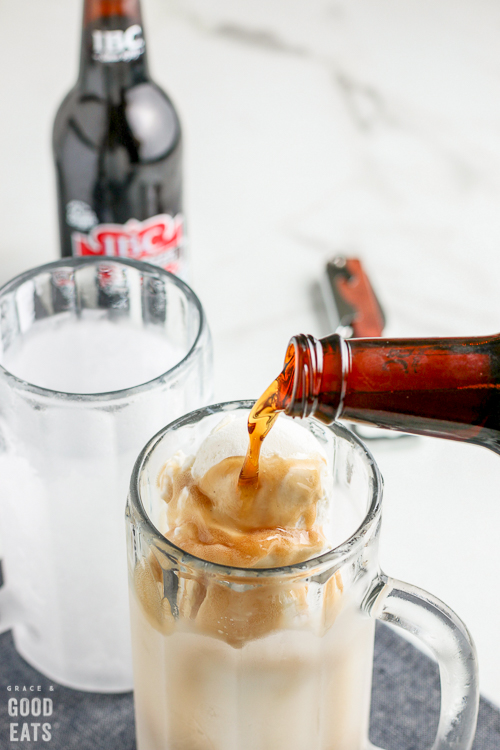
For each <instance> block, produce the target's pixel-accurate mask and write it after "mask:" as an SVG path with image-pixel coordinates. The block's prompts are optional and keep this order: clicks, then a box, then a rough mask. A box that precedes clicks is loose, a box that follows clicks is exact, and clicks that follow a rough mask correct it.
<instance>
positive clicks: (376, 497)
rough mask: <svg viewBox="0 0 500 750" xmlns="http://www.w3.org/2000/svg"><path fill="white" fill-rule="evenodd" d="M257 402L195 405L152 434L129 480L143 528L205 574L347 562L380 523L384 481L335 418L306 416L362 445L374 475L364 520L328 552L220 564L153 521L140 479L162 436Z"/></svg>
mask: <svg viewBox="0 0 500 750" xmlns="http://www.w3.org/2000/svg"><path fill="white" fill-rule="evenodd" d="M254 403H255V401H254V400H245V401H241V400H237V401H224V402H220V403H218V404H212V405H210V406H205V407H203V408H201V409H196V410H195V411H192V412H189V413H188V414H185V415H184V416H183V417H180V418H179V419H176V420H175V421H173V422H170V424H168V425H166V426H165V427H163V428H162V429H161V430H160V431H159V432H157V433H156V435H154V437H152V438H151V440H150V441H149V442H148V443H147V444H146V445H145V446H144V448H143V449H142V451H141V453H140V454H139V456H138V458H137V460H136V462H135V464H134V468H133V471H132V477H131V480H130V492H129V502H130V504H131V506H132V507H133V509H134V511H135V513H136V514H138V515H139V518H140V523H141V525H142V526H143V528H144V527H146V529H147V531H148V532H149V534H150V535H152V536H154V537H155V541H159V542H160V545H161V548H163V550H164V551H166V552H167V554H168V555H169V556H173V557H175V561H176V563H177V564H183V565H188V566H190V567H191V568H196V569H198V570H201V571H203V572H204V573H205V574H215V575H219V576H224V577H231V578H233V579H234V578H245V579H249V578H252V579H256V578H274V577H277V576H279V577H280V578H284V577H286V578H288V577H294V576H300V577H303V576H304V574H307V573H309V572H310V571H311V570H313V569H316V570H315V572H316V573H317V572H318V571H317V569H318V568H321V569H324V568H328V569H330V568H332V567H333V566H336V565H337V564H340V563H341V562H342V563H343V562H345V560H346V558H348V557H350V556H352V555H353V554H355V553H356V552H357V551H358V550H359V548H360V547H362V546H363V545H364V544H365V543H366V541H367V539H368V538H369V537H370V532H371V531H372V529H373V528H374V527H376V526H377V525H378V521H379V519H380V514H381V508H382V495H383V487H384V481H383V478H382V475H381V473H380V470H379V468H378V465H377V463H376V461H375V459H374V458H373V455H372V453H371V452H370V450H369V449H368V448H367V447H366V445H365V444H364V443H363V441H362V440H360V439H359V437H358V436H357V435H355V434H354V433H353V432H351V430H349V429H348V428H347V427H345V426H344V425H341V424H339V423H338V422H334V423H333V424H331V425H325V424H324V423H322V422H319V421H318V420H316V419H314V417H309V418H308V419H307V420H306V421H308V422H309V421H312V422H316V423H317V424H319V425H321V427H322V428H323V429H325V430H330V431H331V432H333V433H334V434H335V435H336V436H337V437H340V438H342V439H343V440H346V441H347V442H349V443H351V445H354V446H356V447H357V448H358V449H360V450H361V452H362V454H363V457H364V459H365V461H366V465H367V468H368V471H369V472H370V476H369V479H371V480H372V481H371V489H370V492H371V499H370V505H369V507H368V510H367V512H366V513H365V515H364V518H363V520H362V521H361V524H360V525H359V526H358V528H357V529H356V530H355V531H354V532H353V533H352V534H351V536H350V537H348V539H346V540H345V541H344V542H342V544H339V545H337V546H336V547H334V548H333V549H331V550H328V551H327V552H323V553H322V554H321V555H318V556H316V557H313V558H311V559H310V560H306V561H304V562H301V563H297V564H295V565H286V566H282V567H274V568H241V567H236V566H231V565H221V564H219V563H214V562H210V561H208V560H204V559H203V558H200V557H196V556H195V555H192V554H190V553H189V552H186V551H185V550H183V549H182V548H181V547H177V545H175V544H174V543H173V542H171V541H170V540H168V539H166V537H165V536H164V535H163V534H162V533H161V532H160V531H159V530H158V529H157V527H156V526H155V525H154V523H153V521H152V520H151V519H150V517H149V515H148V513H147V511H146V509H145V507H144V504H143V502H142V498H141V482H142V478H143V476H144V473H145V471H146V469H147V464H148V462H149V458H150V457H151V455H152V453H153V451H154V450H155V448H156V447H157V446H158V444H159V443H160V442H161V440H162V439H163V437H164V436H165V435H166V433H167V432H172V431H173V430H177V429H180V428H182V427H185V426H189V425H193V424H196V423H197V422H199V421H201V419H203V418H204V417H208V416H210V415H212V414H217V413H220V414H221V415H222V414H224V413H225V412H229V411H238V410H241V411H243V410H248V411H249V410H250V409H251V408H252V406H253V405H254ZM127 513H128V510H127Z"/></svg>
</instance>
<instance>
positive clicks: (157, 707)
mask: <svg viewBox="0 0 500 750" xmlns="http://www.w3.org/2000/svg"><path fill="white" fill-rule="evenodd" d="M247 445H248V432H247V423H246V419H244V418H240V417H229V418H225V419H223V420H222V422H220V423H219V424H218V425H217V426H216V427H215V429H214V430H213V431H212V432H211V433H210V434H209V435H208V436H207V437H206V438H205V440H204V441H203V442H202V443H201V445H200V446H199V447H198V449H197V450H196V451H194V452H193V454H192V455H189V456H186V455H184V454H183V453H181V452H178V453H176V454H174V455H172V456H166V457H165V458H166V460H165V463H164V465H163V467H162V469H161V471H160V474H159V476H158V505H159V510H158V511H157V514H156V519H155V522H156V525H157V527H158V528H159V530H160V531H161V532H162V533H163V534H164V535H165V537H167V538H168V539H169V540H170V541H171V542H173V543H174V544H175V545H177V546H178V547H180V548H181V549H183V550H185V551H186V552H189V553H191V554H193V555H196V556H197V557H201V558H203V559H205V560H209V561H210V562H217V563H222V564H224V565H231V566H237V567H245V568H255V569H256V573H257V572H258V569H262V568H266V567H278V566H286V565H295V564H300V562H302V561H305V560H307V559H310V558H314V557H317V556H318V555H319V554H321V553H322V552H325V551H327V550H328V549H330V548H332V547H335V546H337V545H338V544H340V543H342V542H343V541H345V540H346V539H347V538H348V537H349V536H350V535H351V534H352V533H353V532H354V531H355V530H356V528H357V527H358V526H359V524H360V522H361V520H362V518H361V513H360V512H359V509H358V510H355V509H354V508H353V507H352V505H351V503H350V502H349V500H348V499H347V497H346V496H344V495H343V494H342V493H341V492H339V493H338V494H337V493H336V492H334V483H333V478H332V467H331V457H330V460H329V458H328V456H327V455H326V453H325V451H324V450H323V448H322V446H321V444H320V442H319V441H318V440H317V439H316V438H315V437H314V436H313V435H312V434H311V433H310V432H309V431H308V430H307V429H306V428H305V427H302V426H301V425H300V424H298V423H295V422H292V420H289V419H286V418H281V417H280V418H279V419H278V420H277V422H276V424H275V426H274V427H273V429H272V430H271V432H270V433H269V435H268V436H267V438H266V440H265V441H264V443H263V448H262V453H261V459H260V467H259V485H258V487H257V489H256V490H255V491H254V492H249V493H245V492H241V491H240V490H239V488H238V476H239V472H240V470H241V467H242V464H243V460H244V456H245V453H246V449H247ZM351 567H352V566H351ZM350 576H352V571H351V570H350V569H349V566H347V565H346V566H345V567H344V568H340V569H338V570H336V571H333V572H332V571H328V574H327V576H326V577H325V578H324V579H322V580H321V581H315V582H313V581H310V580H309V579H308V578H307V576H306V574H304V576H303V577H300V576H298V577H297V579H296V580H291V578H290V577H286V576H284V577H283V578H281V577H280V576H276V577H273V578H272V579H271V578H263V579H259V580H257V579H256V581H253V582H252V581H250V580H249V579H247V578H245V579H240V581H239V582H238V579H237V573H236V579H235V581H234V582H230V581H229V580H228V578H227V576H224V575H221V576H208V575H205V574H204V573H203V571H202V570H200V571H199V572H197V571H196V569H192V570H189V569H188V570H186V572H185V573H184V572H182V571H179V573H178V576H177V580H178V588H177V591H176V596H175V601H174V602H172V598H171V596H168V597H167V596H165V589H164V585H165V584H164V577H163V570H162V567H161V560H160V558H159V557H158V558H157V557H156V556H155V549H154V548H152V551H151V552H150V553H149V556H148V558H147V559H143V561H142V563H141V564H139V565H138V566H137V567H136V570H135V576H134V581H133V593H134V596H132V624H133V638H134V641H135V643H134V663H135V667H134V669H135V682H136V688H135V702H136V719H137V733H138V747H139V749H140V750H160V748H163V747H167V746H168V747H172V748H174V747H175V748H176V750H204V749H205V748H208V747H210V748H213V750H261V749H264V748H270V747H272V748H273V750H281V748H283V749H285V748H286V750H304V749H305V748H308V747H315V748H317V749H318V750H361V749H362V748H363V747H364V743H365V740H366V736H367V717H368V714H369V710H368V706H369V699H370V686H371V657H372V649H373V621H371V620H370V619H369V618H365V619H363V618H360V617H359V607H358V606H357V605H356V602H355V599H356V596H357V594H356V593H353V581H352V578H349V577H350ZM344 582H345V583H346V584H347V585H345V586H344Z"/></svg>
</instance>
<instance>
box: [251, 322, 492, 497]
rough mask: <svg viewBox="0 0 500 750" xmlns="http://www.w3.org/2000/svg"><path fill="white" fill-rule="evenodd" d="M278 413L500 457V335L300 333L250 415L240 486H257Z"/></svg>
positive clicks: (294, 338) (290, 344)
mask: <svg viewBox="0 0 500 750" xmlns="http://www.w3.org/2000/svg"><path fill="white" fill-rule="evenodd" d="M279 412H285V413H286V414H288V415H289V416H293V417H308V416H314V417H316V418H317V419H319V420H321V421H322V422H325V423H326V424H330V423H332V422H333V421H334V420H336V419H341V418H342V419H348V420H350V421H352V422H364V423H367V424H372V425H374V426H377V427H385V428H389V429H391V430H399V431H403V432H411V433H415V434H418V435H431V436H434V437H443V438H449V439H451V440H460V441H465V442H470V443H477V444H478V445H484V446H485V447H487V448H490V449H491V450H493V451H496V452H497V453H500V336H489V337H481V338H468V339H466V338H446V339H444V338H443V339H441V338H433V339H382V338H366V339H364V338H362V339H361V338H360V339H349V340H344V339H342V338H341V337H340V336H338V335H337V334H334V335H332V336H328V337H327V338H324V339H316V338H314V337H313V336H306V335H303V334H300V335H298V336H294V337H293V338H292V339H291V340H290V343H289V344H288V349H287V353H286V357H285V365H284V368H283V371H282V372H281V374H280V375H279V376H278V377H277V378H276V380H275V381H274V382H273V383H272V384H271V385H270V386H269V388H268V389H267V390H266V391H265V392H264V393H263V394H262V396H261V397H260V399H258V401H257V402H256V404H255V406H254V408H253V409H252V412H251V414H250V417H249V433H250V448H249V452H248V454H247V457H246V459H245V463H244V465H243V469H242V472H241V476H240V483H242V484H251V483H253V482H255V481H256V479H257V475H258V465H259V452H260V444H261V442H262V440H263V439H264V437H265V436H266V435H267V433H268V432H269V430H270V428H271V426H272V424H273V422H274V420H275V419H276V417H277V416H278V414H279Z"/></svg>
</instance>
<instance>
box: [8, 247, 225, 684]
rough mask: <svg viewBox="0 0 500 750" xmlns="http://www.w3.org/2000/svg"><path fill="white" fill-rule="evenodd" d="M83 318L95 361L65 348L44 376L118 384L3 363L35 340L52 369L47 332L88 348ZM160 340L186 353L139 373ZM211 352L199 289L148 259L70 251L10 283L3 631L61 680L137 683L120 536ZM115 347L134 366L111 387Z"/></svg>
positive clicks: (195, 400) (203, 398)
mask: <svg viewBox="0 0 500 750" xmlns="http://www.w3.org/2000/svg"><path fill="white" fill-rule="evenodd" d="M85 321H89V324H90V325H93V326H95V327H93V328H92V329H91V330H92V332H93V335H94V342H95V336H96V334H97V331H104V332H105V334H104V333H103V334H99V335H101V338H100V339H98V342H97V343H95V345H94V346H92V345H91V344H90V343H88V344H87V343H85V352H86V356H85V358H82V357H80V358H79V359H78V358H77V357H76V355H75V354H73V355H71V354H66V357H62V353H61V352H60V351H59V350H58V352H56V354H57V363H58V364H57V365H56V368H59V369H57V370H56V374H55V375H54V374H51V373H49V374H48V375H47V373H46V374H45V377H46V378H49V380H50V383H53V382H54V383H55V382H56V380H53V378H54V377H56V378H60V376H61V372H60V370H63V371H64V370H65V366H66V365H67V367H68V368H69V370H68V372H65V373H64V378H63V380H60V379H59V380H58V381H57V382H59V383H67V384H66V385H59V388H60V389H61V388H72V387H76V388H80V389H84V388H85V387H87V388H89V387H92V386H90V385H89V382H94V383H96V382H97V383H98V384H97V385H96V386H95V387H97V388H99V389H100V390H103V389H104V388H105V386H103V385H102V383H104V382H106V383H108V384H110V385H108V389H107V390H108V391H109V392H105V393H101V392H90V393H85V392H81V391H80V392H77V393H75V392H70V393H68V392H63V391H62V390H56V389H55V388H54V386H53V385H52V388H53V389H51V385H48V386H47V387H44V388H42V387H39V386H37V385H34V384H33V383H32V382H26V380H23V379H22V378H21V377H16V375H15V374H13V373H11V372H10V371H9V370H8V369H6V367H7V365H8V364H9V362H10V360H9V354H10V353H11V352H16V351H18V352H20V353H21V354H22V353H23V352H26V347H27V346H30V345H32V344H33V345H36V344H37V349H36V351H35V354H34V355H32V356H33V360H32V362H35V365H36V366H37V367H38V366H40V367H42V370H43V365H44V364H47V363H48V365H49V366H50V368H53V365H52V359H51V358H50V352H49V351H48V350H47V338H44V335H45V336H46V334H47V333H50V334H51V335H53V333H55V332H56V331H57V330H61V327H64V330H65V331H66V332H67V333H68V334H69V336H70V338H72V339H73V340H75V341H76V342H77V345H78V346H81V344H82V342H81V333H80V334H79V331H80V332H81V330H82V329H81V328H79V326H81V325H82V322H83V323H85ZM123 325H125V326H126V328H125V333H122V334H120V330H121V329H120V326H123ZM48 327H49V328H48ZM58 327H59V329H58ZM87 331H88V329H87ZM44 332H45V333H44ZM79 336H80V338H78V337H79ZM151 337H153V338H151ZM87 340H88V339H87ZM132 341H133V342H134V343H133V344H132V343H131V342H132ZM30 342H31V343H30ZM40 342H41V343H40ZM116 342H119V346H120V347H121V348H120V350H119V351H117V349H116V346H117V344H116ZM152 342H153V343H152ZM127 344H128V346H129V350H128V352H125V356H122V355H121V351H123V347H125V346H126V345H127ZM155 345H156V346H157V348H158V349H159V350H161V349H162V346H163V345H165V346H166V345H168V346H175V347H176V349H175V350H176V352H177V355H178V361H177V364H175V365H172V364H170V365H169V364H167V360H166V359H165V360H161V362H165V364H164V365H163V368H162V365H161V364H160V365H159V369H157V370H155V375H157V376H153V375H152V374H151V375H150V376H149V377H153V379H149V377H148V375H147V374H145V370H144V369H143V370H142V372H143V373H144V374H143V375H139V374H138V373H139V371H140V370H141V367H142V364H144V361H146V360H147V359H148V355H149V353H150V352H151V349H152V348H154V346H155ZM69 348H71V347H69ZM60 349H63V351H67V350H65V349H64V348H63V347H62V346H60ZM29 351H32V350H29ZM132 351H133V352H134V353H133V354H132V353H130V352H132ZM110 352H114V354H110ZM211 352H212V350H211V340H210V332H209V330H208V326H207V323H206V319H205V315H204V313H203V309H202V307H201V305H200V302H199V300H198V299H197V297H196V295H195V294H194V293H193V292H192V290H191V289H190V288H189V287H188V286H187V285H186V284H184V283H183V282H182V281H180V280H179V279H177V278H175V277H174V276H172V275H171V274H169V273H167V272H166V271H163V269H160V268H157V267H155V266H151V265H149V264H146V263H140V262H136V261H130V260H121V259H120V260H118V259H102V258H93V257H87V258H72V259H69V258H64V259H62V260H59V261H56V262H55V263H49V264H47V265H45V266H41V267H39V268H35V269H33V270H31V271H27V272H26V273H23V274H21V275H20V276H18V277H17V278H15V279H13V280H12V281H11V282H9V283H8V284H6V285H5V286H4V287H3V288H2V289H1V290H0V475H1V477H2V487H1V491H0V524H1V526H0V532H1V533H2V547H3V553H4V559H3V562H4V573H5V580H6V585H5V586H4V587H2V588H1V589H0V632H1V631H2V630H6V629H8V628H11V627H13V635H14V642H15V645H16V648H17V650H18V651H19V653H20V654H21V655H22V656H23V657H24V658H25V659H26V660H27V661H28V662H29V663H30V664H31V665H32V666H34V667H36V668H37V669H39V670H40V671H41V672H43V673H44V674H45V675H47V676H48V677H50V678H51V679H53V680H56V681H57V682H60V683H62V684H64V685H68V686H69V687H73V688H78V689H80V690H93V691H99V692H118V691H124V690H130V689H131V688H132V663H131V655H130V628H129V617H128V601H127V575H126V570H125V568H124V561H125V544H124V539H123V506H124V503H125V498H126V493H127V484H128V479H129V476H130V471H131V469H132V466H133V463H134V460H135V458H136V456H137V451H138V450H139V449H140V446H141V445H143V444H144V442H145V441H146V440H147V439H148V437H149V436H150V435H152V434H154V432H155V431H156V430H158V429H159V428H160V426H161V425H162V424H165V422H166V421H169V420H170V419H172V418H175V417H176V416H179V415H181V414H183V413H185V412H186V411H188V410H190V409H192V408H196V407H198V406H201V405H202V404H205V403H207V401H208V400H209V399H210V394H211V390H212V378H211ZM112 357H114V358H115V359H114V361H115V362H119V363H120V364H119V365H118V366H119V368H120V370H119V373H118V375H119V380H120V382H121V383H124V382H126V381H125V380H123V376H125V378H128V382H130V385H131V386H132V387H124V386H123V385H121V386H119V385H115V386H113V385H111V383H112V382H115V383H117V382H118V381H117V380H116V377H117V376H116V374H115V375H112V376H111V380H110V378H109V371H113V370H114V369H116V368H113V366H112V365H113V360H112ZM77 359H78V365H77V366H74V365H73V362H75V361H76V360H77ZM40 360H42V361H40ZM135 360H140V361H139V365H140V367H139V369H137V365H138V362H137V361H135ZM173 361H175V360H172V362H173ZM82 362H83V365H84V366H82ZM3 365H5V366H3ZM10 366H11V365H10ZM31 366H32V365H30V367H31ZM85 367H87V369H88V370H89V372H88V373H87V374H86V376H85V377H84V378H83V380H82V379H81V373H80V372H79V370H78V368H81V369H82V371H84V370H85ZM155 367H156V365H155ZM122 368H123V369H122ZM127 368H129V371H130V372H129V374H128V375H127ZM12 369H13V370H14V371H15V368H14V367H12ZM131 372H133V373H135V374H130V373H131ZM106 373H108V375H107V376H106ZM103 374H104V376H105V377H104V380H103ZM94 376H95V377H97V381H96V380H94V381H92V378H93V377H94ZM23 377H26V378H30V377H31V378H32V379H35V375H34V374H31V375H30V374H25V375H23ZM131 378H144V379H145V380H146V382H144V379H140V380H138V381H137V380H134V379H133V380H132V381H130V379H131ZM78 379H80V383H79V384H77V381H78ZM89 379H90V380H89ZM44 382H45V381H44ZM95 387H94V389H95ZM113 387H114V388H116V390H109V388H113Z"/></svg>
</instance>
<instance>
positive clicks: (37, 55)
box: [0, 0, 500, 704]
mask: <svg viewBox="0 0 500 750" xmlns="http://www.w3.org/2000/svg"><path fill="white" fill-rule="evenodd" d="M80 5H81V0H15V2H12V1H11V0H0V28H1V29H2V43H1V45H0V70H1V71H2V76H1V79H0V101H1V103H2V118H1V121H0V164H1V172H0V175H1V176H0V221H1V232H0V261H1V265H0V281H2V282H3V281H6V280H7V279H9V278H10V277H11V276H13V275H14V274H16V273H18V272H20V271H22V270H24V269H26V268H29V267H31V266H33V265H37V264H39V263H42V262H45V261H49V260H52V259H55V258H56V256H57V238H56V209H55V188H54V176H53V171H52V163H51V155H50V130H51V124H52V120H53V116H54V113H55V110H56V107H57V105H58V103H59V101H60V99H61V98H62V96H63V94H64V93H65V91H66V90H67V89H68V88H69V87H70V85H71V84H72V83H73V81H74V79H75V77H76V69H77V58H78V53H77V48H78V44H79V20H80ZM143 7H144V15H145V26H146V30H147V39H148V44H149V49H150V62H151V67H152V71H153V74H154V76H155V78H156V80H157V81H158V82H159V83H161V84H162V85H163V86H164V87H165V88H166V90H167V91H168V92H169V93H170V94H171V95H172V97H173V99H174V101H175V102H176V104H177V106H178V108H179V111H180V113H181V116H182V119H183V123H184V130H185V136H186V138H185V143H186V161H185V167H186V170H185V171H186V183H187V211H188V218H189V229H190V237H191V245H192V265H193V286H194V288H195V289H196V291H197V292H198V294H199V295H200V297H201V299H202V302H203V304H204V306H205V308H206V311H207V314H208V318H209V321H210V323H211V327H212V331H213V335H214V342H215V356H216V394H217V397H218V398H219V399H224V400H226V399H231V398H240V397H241V398H244V397H256V396H257V395H258V394H259V392H261V391H262V389H263V388H264V387H265V386H266V385H267V384H268V383H269V382H270V380H271V379H272V378H273V377H274V376H275V375H276V374H277V372H278V371H279V369H280V365H281V361H282V358H283V354H284V349H285V346H286V343H287V341H288V338H289V336H291V335H292V334H295V333H298V332H308V333H312V334H315V335H324V334H326V333H327V332H328V331H327V330H326V328H325V325H324V321H323V320H322V318H321V316H320V314H319V311H318V305H317V300H316V298H315V294H314V285H315V284H316V283H317V281H318V279H319V277H320V276H321V273H322V270H323V267H324V263H325V260H326V259H327V258H328V257H329V256H331V255H332V254H334V253H336V252H338V251H341V250H342V251H346V252H348V253H352V254H356V255H359V256H360V257H362V258H363V260H364V261H365V262H366V266H367V268H368V269H369V271H370V273H371V275H372V278H373V281H374V284H375V286H376V288H377V291H378V292H379V295H380V296H381V298H382V299H383V302H384V305H385V307H386V311H387V315H388V319H389V322H388V327H387V334H388V335H426V334H428V335H448V334H464V335H465V334H483V333H492V332H495V331H500V294H499V290H500V210H499V206H500V46H499V44H498V34H499V30H500V6H499V5H498V3H496V2H495V1H494V0H433V1H432V2H431V1H430V0H419V1H418V2H417V0H407V1H406V2H401V1H400V0H350V1H349V0H238V2H236V3H235V2H234V0H232V1H231V0H211V1H210V2H207V0H170V1H167V0H143ZM376 456H377V459H378V460H379V463H380V466H381V469H382V472H383V474H384V476H385V483H386V493H385V520H384V530H383V539H382V563H383V566H384V569H386V570H387V572H388V573H390V574H394V575H396V576H398V577H400V578H403V579H405V580H408V581H411V582H412V583H415V584H417V585H419V586H422V587H423V588H426V589H428V590H430V591H432V592H433V593H434V594H436V595H438V596H439V597H441V598H442V599H443V600H444V601H446V602H447V603H448V604H450V605H451V606H452V607H453V608H454V609H455V610H456V611H457V613H458V614H459V615H460V616H461V617H462V618H463V619H464V620H465V622H466V623H467V624H468V625H469V627H470V630H471V632H472V633H473V636H474V638H475V640H476V643H477V646H478V650H479V658H480V669H481V687H482V691H483V693H484V694H485V695H486V696H488V697H489V698H491V699H492V700H493V701H495V702H496V703H497V704H500V648H499V644H498V632H499V626H500V603H499V601H498V596H497V592H498V579H499V576H500V560H499V559H498V558H499V554H498V550H499V544H498V538H499V531H500V501H499V497H498V486H499V484H500V461H499V459H498V458H497V457H496V456H495V455H493V454H490V453H488V452H487V451H486V450H482V449H479V448H476V447H472V446H466V445H459V444H452V443H446V442H443V441H432V440H425V439H421V440H417V441H408V442H407V443H406V442H405V441H403V442H402V443H398V444H395V443H390V444H389V445H385V446H383V447H379V448H377V449H376Z"/></svg>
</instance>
